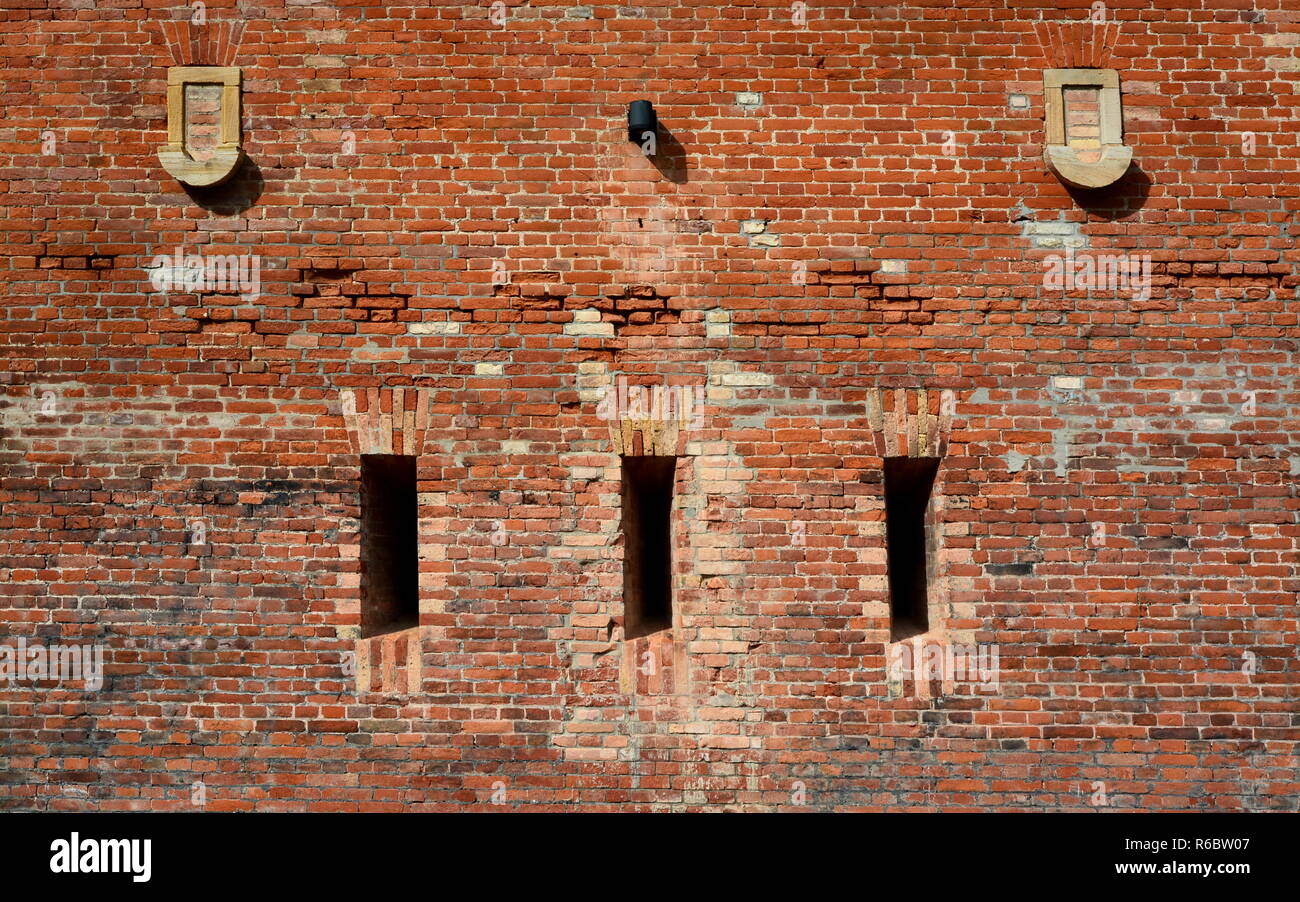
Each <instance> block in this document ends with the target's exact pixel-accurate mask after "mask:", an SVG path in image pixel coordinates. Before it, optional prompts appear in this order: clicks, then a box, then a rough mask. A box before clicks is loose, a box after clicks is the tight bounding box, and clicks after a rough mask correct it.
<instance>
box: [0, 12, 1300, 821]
mask: <svg viewBox="0 0 1300 902" xmlns="http://www.w3.org/2000/svg"><path fill="white" fill-rule="evenodd" d="M0 7H2V8H0V54H2V57H3V68H2V69H0V80H3V84H4V94H5V111H4V121H3V123H2V124H0V165H2V166H3V171H2V172H0V190H2V191H3V229H2V230H0V231H2V233H3V238H2V240H0V243H2V244H3V247H4V254H3V256H0V269H3V271H4V272H3V279H2V280H0V284H2V285H3V291H4V296H5V304H4V306H3V308H2V309H0V345H2V346H3V350H4V357H5V361H6V363H5V366H4V368H3V372H0V378H3V380H4V386H3V388H4V393H3V396H0V404H2V405H3V411H2V413H3V434H2V437H0V467H2V468H3V470H2V476H0V480H2V481H0V625H2V626H3V632H4V639H5V641H6V642H8V643H13V642H15V641H17V639H18V638H19V637H23V638H25V639H26V640H27V641H29V642H34V643H41V642H43V643H46V644H54V643H57V642H63V643H72V642H81V643H96V644H101V645H103V646H104V647H105V648H106V649H107V651H106V656H107V660H106V671H107V673H106V676H105V682H104V686H103V688H102V689H101V690H100V691H98V692H84V691H80V690H79V689H78V688H77V687H76V686H75V685H66V686H64V687H62V688H49V687H47V686H44V685H32V684H24V683H22V682H19V683H17V684H16V685H13V686H9V687H2V686H0V731H2V733H0V738H2V741H0V807H5V808H18V809H38V808H40V809H43V808H50V809H88V808H99V809H138V808H181V809H187V808H191V807H194V805H195V803H196V800H197V801H199V802H202V803H203V805H204V806H205V807H206V808H207V809H208V810H231V809H239V810H242V809H260V810H271V809H294V810H299V809H380V808H385V809H388V808H392V809H399V808H415V809H419V808H435V809H450V808H484V809H488V810H499V809H500V808H501V807H507V808H539V809H540V808H569V807H573V808H578V807H581V808H599V807H606V806H620V807H624V808H627V807H635V808H655V809H699V808H746V809H774V808H791V809H793V808H797V807H800V806H804V807H808V808H813V809H830V808H872V809H876V808H928V809H933V808H949V809H951V808H973V807H978V808H1032V809H1059V808H1089V807H1102V806H1108V807H1112V808H1140V809H1251V810H1260V809H1288V810H1295V809H1296V807H1297V794H1296V793H1297V788H1298V782H1300V781H1297V777H1296V773H1297V771H1296V767H1297V757H1296V747H1295V743H1296V739H1297V726H1296V718H1297V714H1298V713H1300V706H1298V705H1297V698H1296V674H1297V664H1298V662H1297V659H1296V642H1297V618H1296V603H1297V592H1298V590H1300V576H1298V575H1297V562H1298V561H1300V548H1298V544H1300V526H1297V512H1298V511H1300V498H1298V497H1297V492H1296V483H1297V474H1300V414H1298V413H1297V410H1298V409H1300V380H1298V379H1297V376H1298V375H1300V362H1298V359H1297V342H1298V341H1300V325H1298V323H1297V312H1298V311H1300V305H1298V304H1297V301H1296V293H1295V288H1296V284H1297V278H1296V270H1295V264H1296V261H1297V253H1296V249H1295V235H1296V232H1297V229H1300V224H1297V220H1296V216H1295V214H1296V203H1297V200H1296V199H1297V194H1298V192H1300V151H1297V144H1296V137H1297V131H1298V129H1297V125H1296V113H1297V101H1296V96H1297V95H1296V89H1297V81H1298V80H1300V50H1298V48H1300V21H1298V20H1300V7H1297V5H1296V4H1295V2H1293V0H1285V2H1283V0H1254V2H1206V3H1200V2H1196V3H1191V2H1160V3H1154V4H1151V3H1115V4H1112V5H1111V6H1110V8H1108V9H1106V10H1105V15H1104V17H1103V21H1102V22H1101V23H1100V24H1098V23H1093V22H1090V21H1088V17H1089V15H1091V14H1092V9H1091V4H1087V3H1069V4H1061V5H1059V6H1056V5H1048V4H1036V3H1008V2H994V3H963V4H955V3H949V2H921V3H907V4H900V5H890V6H882V5H875V4H867V3H856V2H847V0H824V2H823V0H816V2H810V3H808V5H807V8H806V11H803V12H806V22H801V21H792V19H798V18H799V17H798V16H796V15H793V14H792V5H791V4H790V3H788V2H785V0H775V2H769V0H756V2H747V3H719V4H710V3H702V2H687V0H646V2H641V3H636V2H635V0H627V2H625V3H606V2H601V0H588V2H587V3H586V5H583V6H580V5H578V4H577V3H575V2H569V0H563V2H559V0H556V2H529V3H519V2H515V0H510V2H508V3H506V4H505V10H506V16H507V18H506V21H505V23H504V25H498V24H497V23H496V22H494V21H493V20H492V19H491V18H489V17H490V16H491V15H492V14H493V10H492V8H491V6H490V5H489V4H487V3H472V4H471V3H436V4H435V3H426V2H407V3H390V2H383V0H367V2H355V3H346V4H344V3H340V4H338V5H337V6H335V5H334V4H330V3H293V2H287V3H281V2H261V0H257V2H253V3H248V4H241V5H240V6H239V8H238V9H237V8H236V6H235V4H233V3H230V2H210V3H208V5H207V7H206V17H207V24H205V25H202V26H183V25H181V24H175V25H172V26H169V27H168V28H167V29H166V30H164V29H162V28H160V24H161V23H162V22H164V21H172V20H174V19H176V20H179V19H183V18H186V17H187V16H188V15H189V13H188V10H187V9H186V8H184V7H182V6H181V5H180V4H176V6H175V8H174V9H167V10H164V9H160V8H156V7H153V6H148V5H146V6H142V5H141V4H139V3H138V2H134V0H124V2H114V0H101V2H97V3H95V4H93V5H89V4H72V3H60V2H53V0H48V2H47V0H3V3H0ZM794 12H795V13H799V12H801V10H799V9H798V8H797V5H796V7H795V8H794ZM241 16H242V17H243V18H242V19H241ZM238 21H246V27H245V28H244V29H243V31H242V34H241V33H239V30H238V29H236V28H231V27H230V26H231V24H232V23H235V22H238ZM1061 23H1065V24H1061ZM178 63H209V64H229V65H236V66H239V67H242V69H243V78H244V91H243V116H244V120H245V131H244V147H245V150H246V151H247V153H248V155H249V158H250V161H251V164H250V165H249V166H248V167H246V168H245V169H243V170H241V172H240V173H239V174H238V175H237V176H236V178H235V180H234V181H233V182H231V183H229V184H227V185H224V186H220V187H218V188H216V189H203V190H200V189H189V190H187V189H185V188H183V186H181V185H180V184H179V183H178V182H176V181H175V180H174V179H172V178H171V177H170V176H168V175H167V174H166V173H165V172H164V171H163V169H162V167H161V166H160V164H159V162H158V160H157V157H156V156H155V151H156V149H157V148H158V147H159V146H160V145H161V144H162V143H163V141H164V137H165V120H166V112H165V104H164V85H165V78H166V70H167V67H168V66H170V65H175V64H178ZM1086 65H1095V66H1106V67H1110V68H1115V69H1117V70H1118V71H1119V72H1120V75H1121V78H1122V83H1123V90H1124V95H1123V100H1124V126H1125V141H1126V143H1128V144H1129V145H1130V146H1131V147H1132V148H1133V151H1134V162H1135V167H1136V168H1135V169H1132V170H1130V172H1129V174H1128V175H1127V176H1125V178H1124V179H1123V180H1122V181H1121V182H1120V183H1118V184H1117V185H1115V186H1112V188H1109V189H1103V190H1101V191H1099V192H1096V193H1094V194H1085V193H1082V192H1077V191H1069V190H1066V189H1065V188H1064V187H1063V186H1062V184H1061V183H1060V182H1059V181H1058V180H1057V179H1056V178H1055V177H1054V176H1053V175H1052V174H1051V173H1050V172H1049V171H1048V170H1047V169H1046V167H1045V165H1044V163H1043V160H1042V150H1043V147H1042V138H1043V122H1042V117H1043V107H1042V71H1043V70H1044V69H1046V68H1068V67H1072V66H1086ZM741 95H745V96H741ZM748 95H761V97H755V96H748ZM1013 95H1022V97H1016V96H1013ZM636 99H649V100H652V101H653V102H654V103H655V106H656V108H657V110H658V113H659V117H660V122H661V132H660V136H659V142H658V148H657V154H656V156H655V157H654V158H653V159H650V158H647V157H646V156H644V155H643V154H642V153H641V151H640V149H639V148H638V147H637V146H636V145H634V144H631V143H629V142H628V140H627V136H626V131H625V127H624V114H625V111H626V108H627V105H628V103H629V102H630V101H632V100H636ZM1066 246H1069V247H1070V248H1071V249H1072V252H1073V253H1074V254H1075V255H1108V254H1109V255H1115V254H1124V255H1129V254H1139V255H1149V257H1150V261H1151V267H1152V285H1151V289H1150V292H1149V296H1147V297H1141V296H1136V295H1137V293H1135V292H1132V291H1128V290H1118V291H1117V290H1109V289H1093V290H1080V289H1077V288H1074V287H1072V286H1067V288H1069V290H1055V289H1054V288H1052V287H1050V286H1049V285H1048V284H1046V283H1045V279H1044V271H1045V259H1046V258H1047V257H1048V255H1050V254H1059V253H1061V252H1062V251H1063V249H1064V248H1065V247H1066ZM177 249H181V251H182V253H203V254H207V255H236V256H237V257H239V258H240V259H248V260H251V259H252V258H256V261H257V263H258V266H259V267H260V269H259V272H260V282H261V284H260V293H259V294H258V296H256V297H253V296H251V293H249V296H248V297H241V296H240V293H239V291H238V290H235V291H231V290H224V291H223V290H216V291H212V290H201V291H188V292H187V291H181V290H172V291H167V292H163V291H159V290H155V288H154V286H153V284H152V283H151V280H150V271H149V267H150V266H151V265H152V261H153V260H154V258H155V256H156V255H168V256H171V255H173V254H174V253H175V252H176V250H177ZM507 280H508V281H507ZM619 377H627V379H628V380H629V382H630V383H631V384H634V385H635V384H638V383H647V384H648V383H654V382H657V383H659V384H661V385H662V384H664V383H665V382H671V383H672V384H674V385H680V386H683V387H686V388H687V389H689V390H690V391H691V392H692V393H693V392H694V391H695V390H696V389H697V388H698V389H699V390H700V391H701V393H702V397H703V399H704V404H703V410H702V412H701V416H700V418H699V420H698V421H697V422H691V423H675V422H673V423H667V424H663V423H660V424H651V425H650V426H646V427H644V428H643V427H642V426H641V425H640V424H634V423H631V422H622V421H618V420H614V421H611V420H607V419H602V416H601V413H600V411H599V410H598V407H599V403H598V402H599V400H600V399H601V398H602V396H603V390H604V386H605V385H606V384H608V383H610V382H611V381H616V380H617V379H618V378H619ZM413 388H417V389H419V391H414V390H412V389H413ZM402 449H404V450H402ZM639 450H658V451H659V452H660V453H676V454H678V455H679V456H680V457H681V460H680V461H679V466H678V484H677V489H676V498H675V511H674V536H675V549H674V557H675V561H676V566H677V570H676V573H675V574H674V579H675V592H676V599H675V603H676V611H675V615H674V624H673V628H672V629H671V630H668V631H664V632H659V633H655V634H653V635H651V636H649V637H645V638H640V639H636V640H631V641H624V639H623V636H622V600H621V597H620V596H621V592H622V571H621V558H622V541H621V538H620V536H619V532H618V528H619V527H618V524H619V516H620V510H619V485H620V482H619V476H620V473H619V463H618V462H619V456H618V455H619V453H620V452H628V453H632V452H636V451H639ZM361 453H418V454H419V455H420V460H419V480H420V491H421V527H420V529H421V557H422V562H421V568H422V573H421V582H422V588H421V625H420V627H419V628H418V629H415V630H409V631H406V632H404V633H400V634H394V635H389V636H384V637H378V638H376V639H370V640H358V634H359V629H358V627H359V624H360V607H359V566H360V565H359V562H358V551H357V543H358V535H357V531H358V520H357V518H358V510H359V507H358V505H359V498H358V476H359V457H358V455H359V454H361ZM907 454H911V455H913V456H942V458H943V460H942V463H941V465H940V468H939V475H938V478H937V481H936V484H935V488H934V500H933V502H932V509H931V510H930V512H929V513H928V514H927V518H928V521H927V522H928V523H929V524H930V527H931V531H932V532H931V541H932V544H933V548H932V572H931V585H930V592H931V599H930V604H931V608H930V610H931V630H930V633H928V634H927V635H926V636H923V637H921V639H922V641H921V642H920V643H919V645H920V646H924V645H926V643H929V644H930V645H932V646H934V645H938V646H939V647H944V646H947V647H952V646H962V645H972V646H978V647H981V648H985V649H996V651H997V653H998V661H999V671H998V679H997V680H996V685H993V686H985V687H981V686H978V685H973V684H972V683H971V682H969V681H962V680H960V679H957V680H953V679H949V678H947V677H946V676H945V677H944V678H940V679H936V680H926V679H922V680H915V679H899V678H897V677H896V675H893V676H891V674H890V673H889V672H888V670H889V660H890V656H891V655H892V654H896V653H899V652H900V651H901V649H900V647H899V646H891V645H890V637H889V604H888V588H887V579H886V566H885V561H886V556H885V547H884V541H885V538H884V537H885V523H884V503H883V486H882V478H881V468H882V458H883V457H885V456H897V455H907ZM917 650H918V651H919V652H921V653H924V648H921V647H918V649H917ZM199 784H201V786H200V785H199Z"/></svg>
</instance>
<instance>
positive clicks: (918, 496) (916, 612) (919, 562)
mask: <svg viewBox="0 0 1300 902" xmlns="http://www.w3.org/2000/svg"><path fill="white" fill-rule="evenodd" d="M938 471H939V458H937V457H887V458H885V544H886V547H887V548H888V552H889V613H890V625H889V633H890V638H891V639H892V640H893V641H898V640H899V639H906V638H907V637H909V636H915V635H917V634H918V633H923V632H925V631H926V630H928V629H929V628H930V613H929V597H928V593H929V571H930V569H931V568H930V563H931V560H932V556H933V537H932V536H929V535H927V534H926V513H927V512H928V510H929V508H930V493H931V491H932V490H933V488H934V478H935V475H936V474H937V473H938Z"/></svg>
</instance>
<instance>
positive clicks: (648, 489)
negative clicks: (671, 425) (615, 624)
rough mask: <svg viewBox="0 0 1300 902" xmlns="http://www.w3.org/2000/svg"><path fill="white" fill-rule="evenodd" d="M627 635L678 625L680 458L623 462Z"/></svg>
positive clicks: (625, 626) (629, 458)
mask: <svg viewBox="0 0 1300 902" xmlns="http://www.w3.org/2000/svg"><path fill="white" fill-rule="evenodd" d="M622 470H623V635H624V636H626V637H627V638H629V639H635V638H637V637H638V636H646V635H649V634H650V633H655V632H658V631H659V630H665V629H668V628H670V627H671V626H672V625H673V579H672V569H673V555H672V509H673V486H674V484H675V481H676V474H677V458H675V457H624V458H623V467H622Z"/></svg>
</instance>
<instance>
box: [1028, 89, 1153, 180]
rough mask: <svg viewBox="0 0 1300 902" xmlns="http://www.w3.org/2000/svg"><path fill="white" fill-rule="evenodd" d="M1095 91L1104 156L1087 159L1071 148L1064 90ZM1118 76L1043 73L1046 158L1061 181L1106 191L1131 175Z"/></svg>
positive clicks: (1131, 154) (1101, 152) (1129, 148)
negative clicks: (1080, 89)
mask: <svg viewBox="0 0 1300 902" xmlns="http://www.w3.org/2000/svg"><path fill="white" fill-rule="evenodd" d="M1070 88H1094V89H1096V91H1097V95H1098V98H1097V99H1098V104H1099V106H1100V116H1099V120H1100V121H1099V126H1100V131H1101V136H1100V139H1099V140H1100V145H1101V146H1100V148H1099V149H1100V158H1099V159H1097V160H1095V161H1085V160H1083V159H1081V158H1080V157H1079V153H1078V149H1077V148H1076V147H1074V146H1072V145H1071V144H1070V140H1069V130H1068V128H1067V124H1066V114H1067V109H1066V102H1065V92H1066V91H1067V90H1068V89H1070ZM1123 103H1124V101H1123V96H1122V94H1121V90H1120V78H1119V72H1117V71H1116V70H1114V69H1045V70H1044V71H1043V129H1044V138H1045V141H1044V143H1045V147H1044V149H1043V159H1044V160H1045V161H1046V163H1047V165H1048V168H1050V169H1051V170H1052V172H1054V173H1056V175H1057V177H1058V178H1060V179H1061V180H1062V181H1064V182H1066V183H1067V184H1069V185H1072V186H1074V187H1076V188H1104V187H1105V186H1107V185H1110V184H1113V183H1114V182H1116V181H1118V180H1119V179H1120V178H1121V177H1122V176H1123V175H1124V173H1125V172H1127V171H1128V168H1129V164H1130V163H1131V162H1132V160H1133V149H1132V148H1131V147H1128V146H1126V145H1125V144H1124V106H1123Z"/></svg>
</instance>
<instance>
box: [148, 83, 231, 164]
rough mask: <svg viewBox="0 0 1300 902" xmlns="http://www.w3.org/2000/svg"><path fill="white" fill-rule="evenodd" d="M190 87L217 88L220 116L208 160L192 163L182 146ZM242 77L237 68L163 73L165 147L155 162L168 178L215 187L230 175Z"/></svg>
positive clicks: (184, 141)
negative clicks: (165, 90) (165, 109)
mask: <svg viewBox="0 0 1300 902" xmlns="http://www.w3.org/2000/svg"><path fill="white" fill-rule="evenodd" d="M190 85H219V86H220V87H221V115H220V119H219V123H220V125H219V129H218V142H217V146H216V148H215V149H214V150H213V152H212V156H211V157H210V158H209V159H206V160H196V159H194V157H192V156H191V155H190V153H189V149H188V147H187V145H186V121H185V89H186V88H187V87H188V86H190ZM242 87H243V73H242V70H241V69H240V68H239V67H238V66H171V67H170V68H168V70H167V143H166V144H164V145H163V146H162V147H160V148H159V149H158V160H159V162H161V163H162V166H163V169H165V170H166V171H167V173H168V174H169V175H171V176H172V177H173V178H175V179H176V180H177V181H179V182H181V183H182V184H186V185H191V186H194V187H210V186H214V185H219V184H221V183H222V182H224V181H225V180H226V179H228V178H230V176H231V175H233V174H234V172H235V169H236V168H238V166H239V163H240V161H241V160H242V159H243V156H244V151H243V148H242V147H241V142H242V135H241V131H240V130H241V128H242V124H243V111H242V107H241V92H242Z"/></svg>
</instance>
